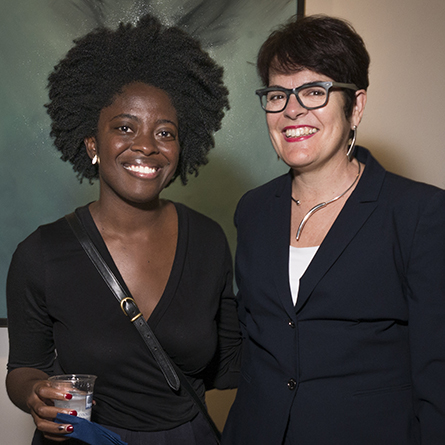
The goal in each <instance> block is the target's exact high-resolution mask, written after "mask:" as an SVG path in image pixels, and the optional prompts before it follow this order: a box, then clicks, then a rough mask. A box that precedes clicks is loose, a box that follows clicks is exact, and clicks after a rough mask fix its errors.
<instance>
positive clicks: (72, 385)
mask: <svg viewBox="0 0 445 445" xmlns="http://www.w3.org/2000/svg"><path fill="white" fill-rule="evenodd" d="M96 378H97V377H96V376H95V375H87V374H67V375H55V376H52V377H50V378H49V379H48V380H49V381H50V383H51V386H52V387H53V388H57V389H59V390H60V391H63V392H65V393H67V394H68V393H69V394H71V395H72V396H73V397H72V399H71V400H54V406H56V407H57V408H68V409H70V410H76V411H77V417H80V418H82V419H86V420H90V419H91V408H92V406H93V390H94V382H95V381H96Z"/></svg>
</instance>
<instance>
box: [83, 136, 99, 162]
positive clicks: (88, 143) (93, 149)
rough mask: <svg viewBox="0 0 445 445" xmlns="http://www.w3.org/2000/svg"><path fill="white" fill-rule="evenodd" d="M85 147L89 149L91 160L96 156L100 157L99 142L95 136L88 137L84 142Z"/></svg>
mask: <svg viewBox="0 0 445 445" xmlns="http://www.w3.org/2000/svg"><path fill="white" fill-rule="evenodd" d="M83 142H84V144H85V147H86V148H87V153H88V156H89V157H90V159H93V158H94V156H98V155H99V154H98V153H97V142H96V138H95V137H94V136H88V137H86V138H85V139H84V140H83Z"/></svg>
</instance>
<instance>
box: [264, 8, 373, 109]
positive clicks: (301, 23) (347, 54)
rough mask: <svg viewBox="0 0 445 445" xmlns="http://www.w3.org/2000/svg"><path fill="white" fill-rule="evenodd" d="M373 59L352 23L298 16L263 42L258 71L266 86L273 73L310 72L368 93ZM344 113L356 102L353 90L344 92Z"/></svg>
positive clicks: (335, 19) (321, 16) (317, 16)
mask: <svg viewBox="0 0 445 445" xmlns="http://www.w3.org/2000/svg"><path fill="white" fill-rule="evenodd" d="M369 63H370V58H369V54H368V51H367V50H366V47H365V44H364V42H363V39H362V38H361V37H360V36H359V35H358V34H357V32H356V31H355V29H354V28H353V27H352V25H351V24H350V23H348V22H347V21H345V20H341V19H337V18H334V17H329V16H326V15H312V16H307V17H303V18H299V19H297V18H296V16H294V17H292V19H291V20H290V21H289V22H288V23H287V24H285V25H283V26H281V27H280V28H278V29H277V30H275V31H274V32H272V34H270V36H269V37H268V39H267V40H266V41H265V42H264V43H263V45H262V46H261V48H260V51H259V53H258V58H257V70H258V74H259V76H260V78H261V80H262V82H263V84H264V85H265V86H268V84H269V75H270V72H278V73H285V74H287V73H291V72H295V71H300V70H303V69H309V70H311V71H315V72H317V73H319V74H324V75H325V76H328V77H330V78H331V79H333V80H334V81H336V82H343V83H354V84H355V85H357V87H358V88H359V89H364V90H366V89H367V88H368V85H369V79H368V70H369ZM344 95H345V99H346V101H345V102H346V103H345V113H346V116H347V117H349V116H350V115H351V113H352V108H353V105H354V102H355V93H354V91H353V90H344Z"/></svg>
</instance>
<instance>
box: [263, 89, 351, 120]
mask: <svg viewBox="0 0 445 445" xmlns="http://www.w3.org/2000/svg"><path fill="white" fill-rule="evenodd" d="M331 88H347V89H350V90H354V91H357V90H358V87H357V86H356V85H354V84H353V83H340V82H311V83H305V84H304V85H301V86H299V87H298V88H293V89H289V88H282V87H269V88H262V89H260V90H256V91H255V93H256V94H257V95H258V96H259V97H260V102H261V107H262V108H263V110H264V111H265V112H266V113H280V112H281V111H283V110H284V109H285V108H286V107H287V104H288V102H289V97H290V95H291V94H295V97H296V98H297V100H298V103H299V104H300V105H301V106H302V107H304V108H306V109H307V110H316V109H317V108H322V107H324V106H325V105H326V104H327V103H328V99H329V91H330V89H331Z"/></svg>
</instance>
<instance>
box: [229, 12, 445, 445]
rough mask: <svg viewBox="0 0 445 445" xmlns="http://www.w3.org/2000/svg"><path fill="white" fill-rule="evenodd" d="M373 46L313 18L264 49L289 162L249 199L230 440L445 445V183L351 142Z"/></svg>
mask: <svg viewBox="0 0 445 445" xmlns="http://www.w3.org/2000/svg"><path fill="white" fill-rule="evenodd" d="M368 66H369V56H368V53H367V51H366V49H365V46H364V43H363V41H362V39H361V37H360V36H359V35H358V34H357V33H356V32H355V30H354V29H353V28H352V27H351V26H350V25H349V24H348V23H346V22H344V21H341V20H338V19H334V18H330V17H326V16H312V17H306V18H303V19H301V20H297V21H291V22H289V23H288V24H287V25H285V26H283V27H281V28H280V29H278V30H277V31H275V32H273V33H272V34H271V35H270V36H269V38H268V39H267V40H266V42H265V43H264V44H263V46H262V47H261V49H260V52H259V55H258V64H257V67H258V72H259V74H260V77H261V80H262V81H263V83H264V85H265V87H264V88H262V89H259V90H257V91H256V93H257V95H258V96H259V98H260V101H261V106H262V108H263V109H264V111H265V115H266V121H267V126H268V130H269V136H270V139H271V141H272V145H273V147H274V149H275V151H276V152H277V154H278V156H279V157H280V158H281V159H282V160H283V161H284V162H285V163H286V164H287V165H288V166H289V167H290V169H289V172H288V173H287V174H285V175H283V176H281V177H279V178H276V179H275V180H273V181H271V182H269V183H267V184H265V185H263V186H261V187H259V188H257V189H254V190H252V191H250V192H248V193H247V194H246V195H245V196H244V197H243V198H242V199H241V201H240V203H239V205H238V208H237V211H236V215H235V222H236V225H237V229H238V246H237V254H236V279H237V284H238V288H239V294H238V301H239V318H240V322H241V327H242V331H243V336H244V345H243V362H242V366H241V378H240V382H239V389H238V392H237V397H236V400H235V402H234V405H233V407H232V409H231V412H230V415H229V419H228V421H227V423H226V428H225V431H224V434H223V443H225V444H228V445H229V444H230V445H238V444H239V445H250V444H252V445H257V444H267V445H277V444H285V445H288V444H289V445H291V444H292V445H293V444H299V445H309V444H310V445H314V444H317V445H326V444H329V445H333V444H339V445H340V444H341V445H345V444H351V445H357V444H361V445H364V444H369V445H377V444H403V445H405V444H419V443H421V444H427V445H430V444H443V443H445V384H444V383H445V377H444V376H445V279H444V276H445V274H444V271H445V192H444V191H443V190H440V189H438V188H436V187H433V186H430V185H426V184H420V183H416V182H414V181H411V180H408V179H405V178H402V177H400V176H396V175H394V174H392V173H389V172H387V171H385V170H384V169H383V167H382V166H381V165H379V163H378V162H377V161H376V160H375V159H374V158H373V156H372V155H371V153H370V152H369V151H368V150H367V149H365V148H362V147H358V146H356V145H355V141H356V137H357V130H358V127H359V125H360V121H361V119H362V117H363V112H364V109H365V105H366V97H367V87H368Z"/></svg>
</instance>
